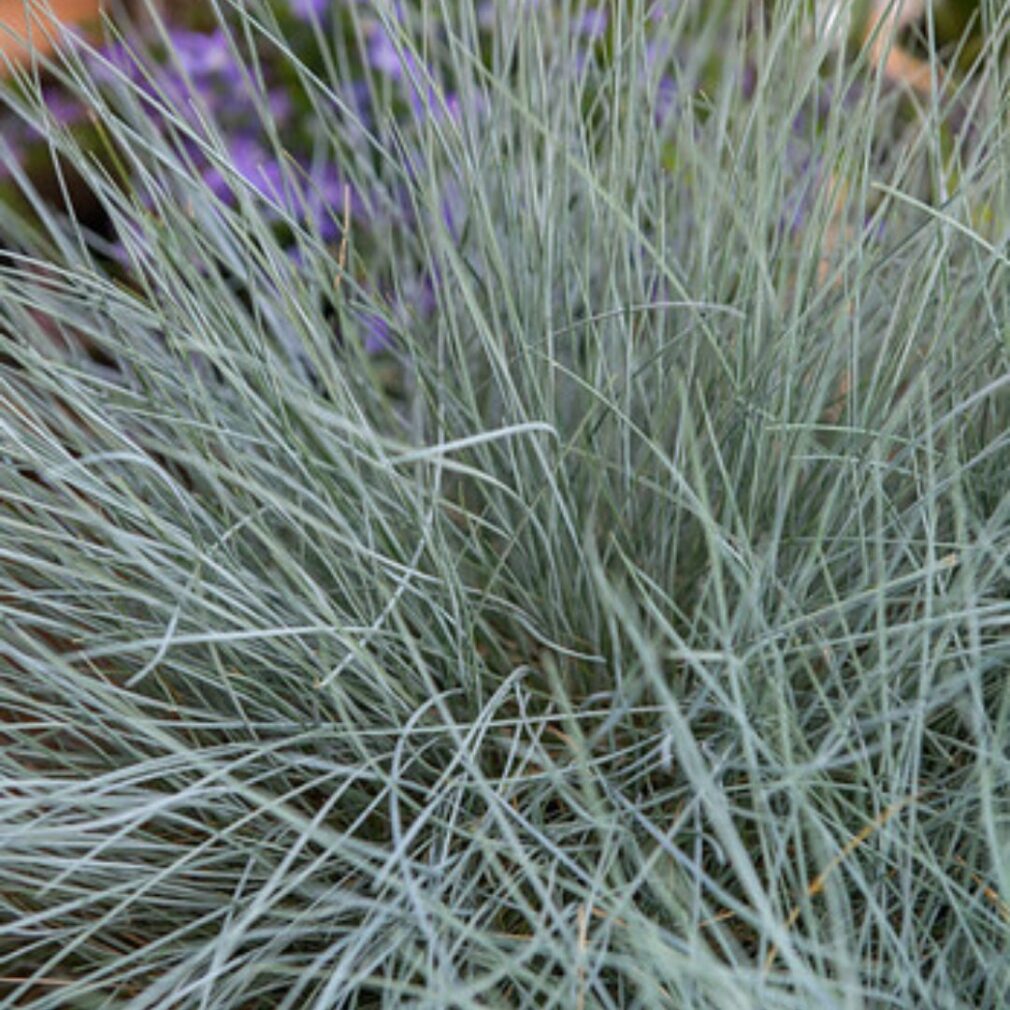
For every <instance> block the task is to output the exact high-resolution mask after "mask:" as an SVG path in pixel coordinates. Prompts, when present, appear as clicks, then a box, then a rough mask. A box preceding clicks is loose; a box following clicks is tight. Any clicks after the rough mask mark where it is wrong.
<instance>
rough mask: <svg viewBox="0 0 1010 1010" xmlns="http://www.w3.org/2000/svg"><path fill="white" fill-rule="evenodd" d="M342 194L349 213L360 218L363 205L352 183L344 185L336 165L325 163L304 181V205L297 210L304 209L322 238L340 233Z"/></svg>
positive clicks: (342, 211)
mask: <svg viewBox="0 0 1010 1010" xmlns="http://www.w3.org/2000/svg"><path fill="white" fill-rule="evenodd" d="M345 194H346V196H347V199H348V208H347V209H348V211H349V212H350V215H351V217H352V218H356V219H357V220H362V219H363V218H364V216H365V205H364V204H363V203H362V201H361V197H360V196H359V195H358V193H357V192H356V191H355V189H354V187H353V186H348V185H347V183H346V181H345V180H344V178H343V176H342V175H341V174H340V172H339V171H338V170H337V168H336V166H335V165H333V164H327V165H324V166H323V167H322V168H319V169H316V170H315V171H313V172H312V173H311V174H310V175H309V178H308V180H307V181H306V183H305V201H304V204H305V206H304V207H302V206H300V207H299V210H300V211H301V213H302V215H304V214H305V213H306V212H307V216H308V217H309V218H310V219H311V221H313V222H314V223H315V225H316V227H317V228H318V229H319V235H320V238H322V239H323V241H324V242H333V241H335V240H336V239H338V238H340V237H341V229H342V228H343V220H344V199H345Z"/></svg>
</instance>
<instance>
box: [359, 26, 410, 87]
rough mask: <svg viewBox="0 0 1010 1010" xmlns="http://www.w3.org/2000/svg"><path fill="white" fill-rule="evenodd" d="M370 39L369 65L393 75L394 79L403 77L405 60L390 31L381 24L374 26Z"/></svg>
mask: <svg viewBox="0 0 1010 1010" xmlns="http://www.w3.org/2000/svg"><path fill="white" fill-rule="evenodd" d="M369 34H370V36H371V37H370V38H369V40H368V65H369V66H370V67H371V68H372V69H373V70H378V71H379V72H380V73H383V74H385V75H386V76H387V77H391V78H392V79H393V80H394V81H399V80H402V79H403V75H404V60H403V59H402V58H401V57H400V52H399V50H398V49H397V48H396V44H395V43H394V42H393V40H392V39H391V38H390V36H389V32H387V31H386V29H385V28H384V27H383V26H382V25H380V24H376V25H373V26H372V29H371V31H370V33H369Z"/></svg>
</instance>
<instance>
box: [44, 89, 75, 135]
mask: <svg viewBox="0 0 1010 1010" xmlns="http://www.w3.org/2000/svg"><path fill="white" fill-rule="evenodd" d="M42 99H43V101H44V102H45V105H46V108H47V109H48V110H49V114H50V115H51V116H52V117H53V119H55V120H56V122H57V123H60V124H61V125H62V126H73V124H74V123H79V122H80V121H81V120H82V119H83V118H84V106H83V105H82V104H81V103H80V102H79V101H78V100H77V99H74V98H71V97H70V96H69V95H68V94H67V93H66V92H65V91H61V90H60V89H58V88H45V89H43V92H42Z"/></svg>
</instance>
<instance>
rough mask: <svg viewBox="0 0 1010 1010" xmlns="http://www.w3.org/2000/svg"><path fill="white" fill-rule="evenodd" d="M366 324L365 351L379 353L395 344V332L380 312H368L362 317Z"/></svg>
mask: <svg viewBox="0 0 1010 1010" xmlns="http://www.w3.org/2000/svg"><path fill="white" fill-rule="evenodd" d="M362 322H363V323H364V324H365V351H366V352H367V353H368V354H378V353H380V352H381V351H387V350H389V348H390V347H392V346H393V332H392V330H391V329H390V327H389V323H388V322H386V319H385V317H384V316H381V315H379V313H378V312H366V313H364V315H363V317H362Z"/></svg>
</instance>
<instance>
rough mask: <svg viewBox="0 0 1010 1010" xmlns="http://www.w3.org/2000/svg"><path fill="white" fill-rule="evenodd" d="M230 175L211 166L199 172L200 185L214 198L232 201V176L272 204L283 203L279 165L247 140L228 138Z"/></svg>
mask: <svg viewBox="0 0 1010 1010" xmlns="http://www.w3.org/2000/svg"><path fill="white" fill-rule="evenodd" d="M228 154H229V158H230V162H231V169H232V171H231V172H227V173H225V172H222V171H221V170H220V169H219V168H218V167H217V166H216V165H211V166H210V167H209V168H207V169H206V170H205V171H204V173H203V179H204V182H206V183H207V185H208V186H209V187H210V189H211V191H212V192H213V193H214V194H215V196H217V197H219V198H220V199H222V200H224V201H226V202H228V203H233V202H234V194H235V185H236V180H235V179H234V176H235V175H238V176H239V177H240V178H241V179H243V180H244V181H245V182H247V183H248V184H249V185H250V186H252V187H253V189H255V190H256V191H257V192H258V193H260V194H261V195H262V196H265V197H267V198H268V199H270V200H273V201H274V202H277V203H280V202H283V200H284V175H283V172H282V171H281V166H280V164H279V163H278V162H277V161H276V160H275V159H274V158H272V157H270V155H269V154H268V153H267V152H266V151H265V150H264V149H263V148H262V147H261V146H260V145H259V144H258V143H257V142H256V141H255V140H253V139H252V138H251V137H246V136H238V137H232V138H231V139H230V141H229V143H228Z"/></svg>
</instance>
